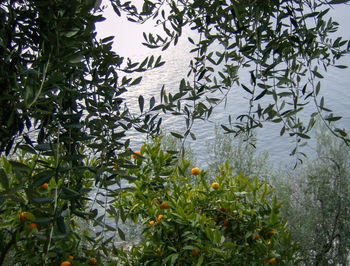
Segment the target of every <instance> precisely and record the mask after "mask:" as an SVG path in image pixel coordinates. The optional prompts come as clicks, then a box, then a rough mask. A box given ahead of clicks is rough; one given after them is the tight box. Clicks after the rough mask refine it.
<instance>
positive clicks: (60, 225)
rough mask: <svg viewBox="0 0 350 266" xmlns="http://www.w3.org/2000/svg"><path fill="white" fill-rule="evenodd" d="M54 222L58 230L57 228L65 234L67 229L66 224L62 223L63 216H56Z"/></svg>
mask: <svg viewBox="0 0 350 266" xmlns="http://www.w3.org/2000/svg"><path fill="white" fill-rule="evenodd" d="M56 222H57V227H58V230H59V231H60V232H61V233H62V234H66V233H67V230H66V225H65V223H64V218H63V216H58V217H57V219H56Z"/></svg>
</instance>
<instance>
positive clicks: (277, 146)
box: [97, 5, 350, 167]
mask: <svg viewBox="0 0 350 266" xmlns="http://www.w3.org/2000/svg"><path fill="white" fill-rule="evenodd" d="M105 12H106V13H105V16H106V17H107V20H106V21H104V22H102V23H99V24H98V27H97V30H98V32H99V37H101V38H103V37H106V36H115V43H114V46H113V48H114V50H115V51H116V52H117V53H118V54H120V55H122V56H126V57H130V58H131V59H132V60H133V61H141V60H142V59H143V58H145V57H146V56H149V55H152V54H154V55H155V56H158V55H162V58H163V59H164V60H165V62H166V64H165V65H164V66H163V67H161V68H159V69H156V70H152V71H148V72H146V73H143V74H142V75H143V80H142V82H141V84H140V85H139V86H134V87H131V88H130V89H129V91H128V92H127V94H125V95H124V96H125V97H126V98H127V101H128V102H129V104H130V106H133V107H134V108H131V109H132V111H135V112H137V111H138V103H137V97H138V95H140V94H142V95H143V96H144V98H145V102H146V103H147V99H149V98H151V97H152V96H155V97H156V99H159V93H160V89H161V87H162V86H163V85H165V89H166V90H167V91H170V92H171V91H175V90H177V88H178V87H179V82H180V80H181V79H182V78H186V75H187V72H188V70H189V67H188V66H189V61H190V59H191V56H192V55H191V54H190V53H189V50H190V49H191V47H190V46H189V43H188V41H187V37H186V35H188V36H191V35H193V34H194V33H193V32H190V31H185V32H184V35H185V36H183V38H182V39H180V41H179V43H178V44H177V45H176V46H175V47H170V48H169V49H168V50H166V51H164V52H161V51H159V50H151V49H148V48H146V47H144V46H142V44H141V43H142V42H143V37H142V32H143V31H145V32H161V29H158V28H154V27H153V26H152V25H151V24H150V23H148V24H145V25H137V24H135V23H131V22H128V21H127V20H126V19H125V17H124V18H123V17H122V18H118V17H117V16H116V15H115V14H114V12H113V10H112V9H111V8H110V7H109V8H107V10H106V11H105ZM349 14H350V6H349V5H338V6H334V9H333V10H332V11H331V12H330V15H331V16H332V17H333V18H334V20H336V21H338V22H339V23H340V29H339V31H338V33H337V35H339V36H343V38H344V39H350V31H349V30H348V29H347V25H349V22H350V16H349ZM194 37H195V36H194ZM339 63H340V64H344V65H348V66H349V65H350V56H347V57H345V58H343V59H342V60H341V62H339ZM244 75H246V74H244V73H243V77H242V79H243V81H244V79H246V80H247V82H246V83H248V82H249V81H248V77H247V78H245V77H244ZM134 76H136V75H134ZM246 76H247V75H246ZM324 76H325V78H324V79H323V80H322V87H321V93H322V95H324V96H325V100H326V106H328V107H330V108H331V109H333V111H334V113H335V114H336V115H341V116H343V119H342V120H341V121H340V123H339V124H338V126H339V127H341V128H346V129H350V116H349V111H350V70H349V69H345V70H340V69H335V68H334V69H329V70H328V72H327V73H325V75H324ZM245 97H246V94H244V91H243V90H242V89H241V88H238V87H237V88H233V89H232V90H231V91H230V93H229V95H228V101H227V104H226V107H225V105H224V104H221V105H220V106H218V107H217V108H216V110H215V111H214V112H213V114H212V117H211V119H210V121H205V122H197V123H196V124H195V126H194V128H193V131H194V133H195V134H196V137H197V140H196V141H191V140H189V144H190V145H191V148H192V149H193V150H194V151H195V152H196V155H197V157H198V162H199V164H200V167H205V166H206V160H208V155H207V152H206V151H207V148H206V147H207V143H208V142H211V141H213V140H214V126H215V124H220V123H223V124H227V123H228V119H227V118H228V115H231V116H232V117H236V116H237V115H239V114H241V113H244V112H245V111H246V110H247V108H248V100H247V99H246V98H245ZM305 118H306V117H304V119H305ZM304 121H307V120H304ZM184 125H185V121H184V119H182V118H180V117H175V116H166V117H165V119H164V123H163V128H164V129H165V130H166V131H168V132H169V131H179V132H181V129H182V128H184ZM280 130H281V125H280V124H277V125H276V124H271V123H265V124H264V127H263V128H262V129H259V130H258V131H257V137H258V142H257V152H261V151H263V150H267V151H268V152H269V153H270V158H271V159H272V161H273V163H274V164H275V165H280V164H288V165H292V164H293V163H294V162H295V160H296V158H293V157H290V156H289V153H290V152H291V151H292V150H293V148H294V143H293V139H292V138H289V137H287V136H283V137H280V136H279V132H280ZM130 137H131V140H132V143H133V147H134V148H135V149H137V148H138V147H139V146H140V145H141V143H142V141H143V140H144V139H143V138H142V137H141V136H140V134H138V133H136V132H133V133H131V134H130ZM309 145H310V146H311V147H312V146H313V145H314V142H313V141H309ZM303 151H305V152H306V153H307V154H308V155H309V156H310V157H312V149H310V148H307V147H306V148H304V150H303Z"/></svg>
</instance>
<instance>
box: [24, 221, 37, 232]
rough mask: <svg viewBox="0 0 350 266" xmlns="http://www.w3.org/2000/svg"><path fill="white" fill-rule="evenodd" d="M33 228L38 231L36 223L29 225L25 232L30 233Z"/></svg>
mask: <svg viewBox="0 0 350 266" xmlns="http://www.w3.org/2000/svg"><path fill="white" fill-rule="evenodd" d="M34 228H36V229H38V225H37V224H36V223H31V224H30V225H29V227H27V231H28V232H31V231H32V230H33V229H34Z"/></svg>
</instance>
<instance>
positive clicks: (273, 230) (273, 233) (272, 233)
mask: <svg viewBox="0 0 350 266" xmlns="http://www.w3.org/2000/svg"><path fill="white" fill-rule="evenodd" d="M267 234H268V235H275V234H277V231H276V230H275V229H272V230H271V231H268V232H267Z"/></svg>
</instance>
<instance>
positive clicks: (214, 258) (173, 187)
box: [115, 139, 297, 265]
mask: <svg viewBox="0 0 350 266" xmlns="http://www.w3.org/2000/svg"><path fill="white" fill-rule="evenodd" d="M141 155H142V157H139V158H137V159H135V160H136V161H137V164H138V165H139V166H140V168H137V169H130V170H129V172H130V175H131V176H134V177H135V178H134V180H133V181H131V182H130V183H131V184H132V185H131V186H130V191H129V192H125V193H122V194H121V198H120V199H119V200H118V201H116V202H115V207H116V208H119V209H123V211H124V212H125V213H126V214H128V217H129V218H130V219H133V220H134V221H135V222H138V223H141V224H142V225H143V228H144V230H143V235H142V239H141V243H140V244H139V245H135V246H134V247H133V248H132V249H131V251H130V253H128V252H123V251H120V259H121V260H122V261H123V263H124V264H125V265H165V264H166V265H209V264H215V265H264V264H269V263H271V264H273V263H277V264H279V265H287V264H294V263H296V259H295V257H294V255H295V252H296V251H297V245H296V244H295V243H294V242H293V241H292V240H291V235H290V233H289V230H288V226H287V223H286V222H285V221H282V220H281V218H280V215H279V212H280V208H281V203H279V202H278V201H277V199H276V197H273V189H271V187H270V186H269V185H268V184H266V183H263V182H259V181H258V180H257V179H256V178H254V179H251V178H249V177H247V176H244V175H243V173H241V174H239V175H234V174H233V168H232V167H231V166H230V165H229V164H228V163H226V164H225V165H224V166H223V167H222V168H221V169H220V171H218V172H217V174H216V176H215V178H214V177H212V178H213V179H214V180H215V182H216V183H218V184H219V187H218V188H217V187H216V186H214V185H212V184H210V183H208V182H207V179H208V177H207V176H206V172H205V171H204V170H202V171H200V174H199V175H191V174H188V173H189V172H190V169H189V167H190V162H189V161H184V160H183V161H182V163H181V164H179V163H178V161H177V159H174V158H173V154H171V153H167V152H164V151H163V150H162V149H161V145H160V140H159V139H158V140H155V142H153V143H151V144H146V145H144V146H143V147H142V149H141ZM193 173H194V174H197V173H195V172H193ZM269 199H272V200H271V201H270V200H269Z"/></svg>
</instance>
